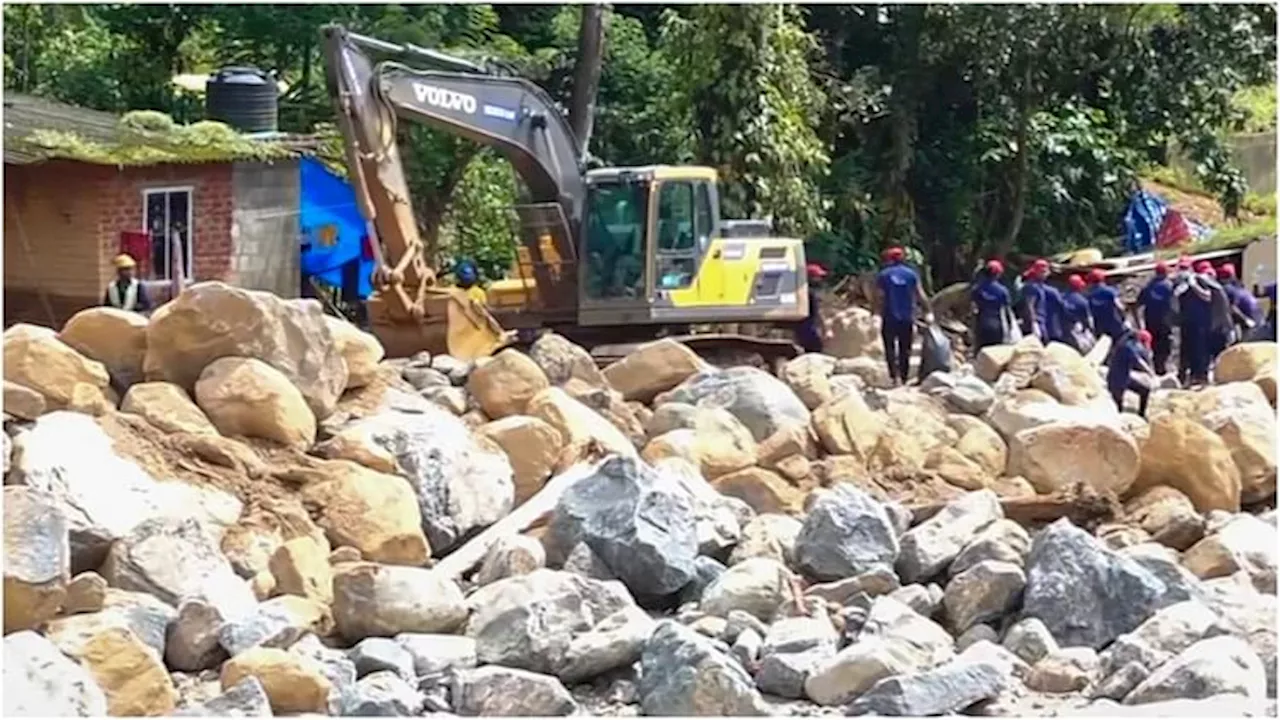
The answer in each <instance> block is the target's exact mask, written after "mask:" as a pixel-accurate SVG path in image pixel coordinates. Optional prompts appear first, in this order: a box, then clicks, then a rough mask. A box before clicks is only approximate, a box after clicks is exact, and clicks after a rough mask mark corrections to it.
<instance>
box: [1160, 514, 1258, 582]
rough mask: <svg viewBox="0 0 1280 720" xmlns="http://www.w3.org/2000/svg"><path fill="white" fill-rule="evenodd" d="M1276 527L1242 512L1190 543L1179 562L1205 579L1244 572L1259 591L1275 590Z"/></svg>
mask: <svg viewBox="0 0 1280 720" xmlns="http://www.w3.org/2000/svg"><path fill="white" fill-rule="evenodd" d="M1276 556H1277V553H1276V528H1275V527H1274V526H1272V525H1269V524H1267V523H1265V522H1263V521H1261V520H1259V519H1258V518H1256V517H1254V516H1252V515H1247V514H1242V515H1239V516H1237V517H1235V518H1234V519H1232V520H1231V521H1230V522H1228V523H1227V524H1226V525H1224V526H1223V527H1222V528H1220V529H1219V530H1218V531H1217V532H1215V533H1213V534H1211V535H1209V536H1208V537H1206V538H1205V539H1203V540H1201V541H1200V542H1198V543H1196V544H1195V545H1192V546H1191V548H1190V549H1188V550H1187V551H1186V553H1184V554H1183V556H1182V564H1183V565H1184V566H1186V568H1187V569H1188V570H1190V571H1191V572H1193V573H1195V575H1196V577H1199V578H1202V579H1205V580H1208V579H1210V578H1216V577H1225V576H1228V575H1234V574H1236V573H1238V572H1244V573H1245V574H1246V575H1247V576H1248V577H1249V579H1250V580H1251V581H1252V582H1253V584H1254V586H1255V587H1257V588H1258V590H1259V592H1266V593H1275V591H1276V565H1277V562H1276V559H1277V558H1276Z"/></svg>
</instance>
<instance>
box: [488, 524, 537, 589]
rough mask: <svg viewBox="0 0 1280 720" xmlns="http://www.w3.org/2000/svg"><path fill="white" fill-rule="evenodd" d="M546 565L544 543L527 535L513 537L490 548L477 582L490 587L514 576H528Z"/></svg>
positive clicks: (504, 539) (502, 540) (503, 539)
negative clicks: (490, 584) (493, 583)
mask: <svg viewBox="0 0 1280 720" xmlns="http://www.w3.org/2000/svg"><path fill="white" fill-rule="evenodd" d="M546 564H547V552H546V550H544V549H543V547H542V543H540V542H538V541H537V540H535V539H533V538H531V537H528V536H526V535H512V536H509V537H505V538H501V539H499V540H498V542H496V543H494V544H493V545H491V546H490V547H489V552H488V553H487V554H486V555H485V558H484V562H483V563H481V565H480V570H479V571H478V572H477V573H476V577H475V581H476V584H478V585H488V584H489V583H491V582H496V581H498V580H501V579H503V578H507V577H511V576H513V575H527V574H529V573H531V572H533V571H534V570H538V569H540V568H542V567H545V566H546Z"/></svg>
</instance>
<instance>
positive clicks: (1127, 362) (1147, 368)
mask: <svg viewBox="0 0 1280 720" xmlns="http://www.w3.org/2000/svg"><path fill="white" fill-rule="evenodd" d="M1115 343H1116V345H1115V347H1114V348H1112V349H1111V355H1110V357H1109V358H1108V359H1107V390H1108V391H1109V392H1110V393H1111V399H1112V400H1114V401H1115V403H1116V409H1118V410H1120V411H1121V412H1123V411H1124V394H1125V391H1126V390H1129V391H1133V392H1134V393H1137V395H1138V414H1139V415H1141V416H1142V417H1146V416H1147V401H1148V400H1150V399H1151V388H1150V387H1148V385H1147V384H1146V383H1144V382H1142V381H1141V380H1139V379H1138V378H1136V377H1134V375H1133V373H1134V371H1135V370H1136V371H1140V372H1144V373H1147V374H1148V375H1152V374H1154V373H1152V372H1151V365H1150V363H1149V362H1148V357H1149V353H1150V351H1151V333H1149V332H1147V331H1146V330H1139V331H1137V332H1136V333H1135V332H1133V331H1132V330H1128V329H1125V330H1123V331H1122V332H1121V333H1120V335H1119V336H1118V337H1117V338H1116V341H1115Z"/></svg>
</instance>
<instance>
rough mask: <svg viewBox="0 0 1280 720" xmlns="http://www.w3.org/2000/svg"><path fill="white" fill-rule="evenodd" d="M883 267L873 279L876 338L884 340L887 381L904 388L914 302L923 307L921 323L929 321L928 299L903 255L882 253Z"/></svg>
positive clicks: (896, 251)
mask: <svg viewBox="0 0 1280 720" xmlns="http://www.w3.org/2000/svg"><path fill="white" fill-rule="evenodd" d="M884 258H885V261H886V264H885V267H884V268H883V269H882V270H881V271H880V274H879V275H877V276H876V290H877V292H876V300H877V305H878V306H879V308H878V309H879V311H880V320H881V323H880V338H881V339H882V340H883V341H884V357H885V362H886V363H887V364H888V365H889V378H890V379H891V380H893V382H894V384H895V385H905V384H906V382H907V372H908V369H909V368H910V365H911V341H912V339H913V338H914V336H915V320H916V303H917V302H919V303H920V304H921V305H922V306H924V307H925V308H926V314H925V322H927V323H932V322H933V314H932V312H929V311H928V310H927V308H928V304H929V298H928V297H926V296H925V294H924V287H923V286H922V285H921V283H920V276H919V275H918V274H916V271H915V270H913V269H911V266H909V265H907V264H906V262H905V258H906V252H905V251H904V250H903V249H902V248H900V247H891V248H889V249H888V250H886V251H885V253H884Z"/></svg>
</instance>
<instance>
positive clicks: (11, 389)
mask: <svg viewBox="0 0 1280 720" xmlns="http://www.w3.org/2000/svg"><path fill="white" fill-rule="evenodd" d="M45 410H46V404H45V401H44V396H43V395H41V394H40V393H38V392H36V391H35V390H32V389H31V388H29V387H26V386H23V385H19V384H17V383H13V382H9V381H8V380H5V381H4V411H5V412H6V413H7V414H9V415H12V416H14V417H16V418H20V419H22V420H35V419H36V418H38V417H40V416H41V415H43V414H44V413H45Z"/></svg>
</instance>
